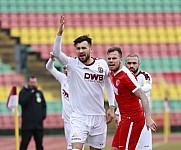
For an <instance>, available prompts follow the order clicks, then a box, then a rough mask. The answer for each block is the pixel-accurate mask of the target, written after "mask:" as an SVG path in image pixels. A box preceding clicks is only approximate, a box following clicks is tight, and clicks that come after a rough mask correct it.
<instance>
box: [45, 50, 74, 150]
mask: <svg viewBox="0 0 181 150" xmlns="http://www.w3.org/2000/svg"><path fill="white" fill-rule="evenodd" d="M54 60H55V58H54V54H53V52H50V59H49V60H48V62H47V63H46V69H47V70H48V71H49V72H50V73H51V74H52V75H53V76H54V77H55V79H56V80H58V82H59V83H60V84H61V98H62V104H63V106H62V119H63V120H64V132H65V138H66V142H67V150H71V149H72V145H71V138H70V114H71V113H72V108H71V105H70V101H69V85H68V77H67V67H66V66H64V68H63V69H64V73H62V72H60V71H58V70H57V69H56V68H55V67H54Z"/></svg>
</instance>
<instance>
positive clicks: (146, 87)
mask: <svg viewBox="0 0 181 150" xmlns="http://www.w3.org/2000/svg"><path fill="white" fill-rule="evenodd" d="M125 65H126V67H127V68H128V69H129V70H131V71H132V72H133V73H134V74H135V76H136V78H137V80H138V83H139V84H140V86H141V89H142V90H143V91H144V93H145V95H146V96H147V98H148V100H149V103H150V91H151V88H152V77H151V75H150V74H149V73H148V72H145V71H141V70H139V66H140V59H139V56H138V55H136V54H129V55H128V56H127V57H126V62H125ZM150 106H151V103H150ZM115 114H116V115H115V116H116V121H117V122H118V120H120V119H121V116H120V115H119V109H117V110H116V112H115ZM117 117H119V118H117ZM136 150H152V133H151V129H148V128H147V126H146V124H145V126H144V128H143V130H142V132H141V135H140V138H139V141H138V144H137V147H136Z"/></svg>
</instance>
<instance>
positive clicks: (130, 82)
mask: <svg viewBox="0 0 181 150" xmlns="http://www.w3.org/2000/svg"><path fill="white" fill-rule="evenodd" d="M107 59H108V66H109V69H110V70H111V73H110V75H111V79H112V82H113V86H114V93H115V98H116V101H117V103H118V107H119V110H120V114H121V121H120V123H119V125H118V127H117V129H116V132H115V135H114V139H113V142H112V150H135V148H136V145H137V143H138V139H139V137H140V134H141V131H142V129H143V127H144V124H145V119H146V125H147V127H148V128H150V129H152V130H153V131H156V124H155V122H154V121H153V120H152V118H151V112H150V107H149V102H148V99H147V97H146V95H145V94H144V92H143V90H142V89H141V88H140V85H139V83H138V82H137V80H136V77H135V76H134V75H133V73H132V72H130V71H129V69H128V68H126V67H125V66H123V65H122V51H121V49H120V48H119V47H112V48H109V49H108V51H107ZM139 99H140V100H141V104H142V107H143V109H142V107H141V104H140V103H139ZM143 110H144V111H143ZM144 113H145V116H144Z"/></svg>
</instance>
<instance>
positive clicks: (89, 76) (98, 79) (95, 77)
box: [84, 73, 104, 82]
mask: <svg viewBox="0 0 181 150" xmlns="http://www.w3.org/2000/svg"><path fill="white" fill-rule="evenodd" d="M84 79H85V80H87V81H91V82H102V81H103V79H104V75H102V74H91V73H85V74H84Z"/></svg>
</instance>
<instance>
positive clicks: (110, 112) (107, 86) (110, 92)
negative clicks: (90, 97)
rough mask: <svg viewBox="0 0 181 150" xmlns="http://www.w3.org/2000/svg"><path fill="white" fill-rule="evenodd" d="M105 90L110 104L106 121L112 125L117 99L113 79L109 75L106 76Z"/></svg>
mask: <svg viewBox="0 0 181 150" xmlns="http://www.w3.org/2000/svg"><path fill="white" fill-rule="evenodd" d="M105 89H106V94H107V97H108V103H109V109H108V111H107V114H106V119H107V123H110V122H111V121H112V119H113V118H114V109H115V105H114V99H115V98H114V92H113V86H112V83H111V79H110V77H109V75H108V74H107V75H106V76H105Z"/></svg>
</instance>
